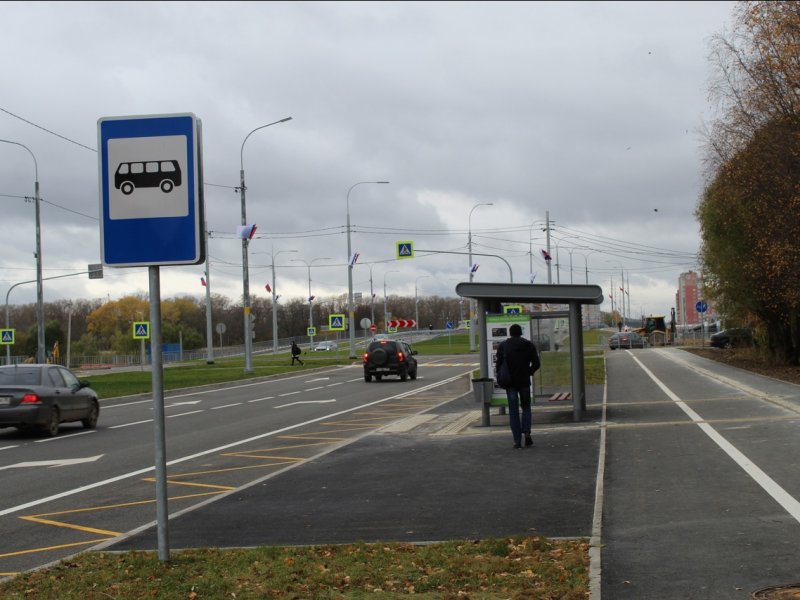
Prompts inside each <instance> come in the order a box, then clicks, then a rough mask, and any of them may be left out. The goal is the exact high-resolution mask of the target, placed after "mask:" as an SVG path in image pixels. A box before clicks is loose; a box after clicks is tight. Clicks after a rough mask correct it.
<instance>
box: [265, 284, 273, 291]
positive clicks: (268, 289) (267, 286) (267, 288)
mask: <svg viewBox="0 0 800 600" xmlns="http://www.w3.org/2000/svg"><path fill="white" fill-rule="evenodd" d="M264 289H265V290H267V292H272V288H271V287H269V284H267V285H265V286H264Z"/></svg>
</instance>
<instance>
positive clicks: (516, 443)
mask: <svg viewBox="0 0 800 600" xmlns="http://www.w3.org/2000/svg"><path fill="white" fill-rule="evenodd" d="M521 448H522V444H520V443H519V442H514V450H520V449H521Z"/></svg>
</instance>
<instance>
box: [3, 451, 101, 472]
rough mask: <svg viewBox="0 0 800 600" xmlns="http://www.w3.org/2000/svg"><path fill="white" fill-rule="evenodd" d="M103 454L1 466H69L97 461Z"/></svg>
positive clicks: (10, 467) (21, 467) (18, 467)
mask: <svg viewBox="0 0 800 600" xmlns="http://www.w3.org/2000/svg"><path fill="white" fill-rule="evenodd" d="M102 457H103V455H102V454H98V455H97V456H87V457H86V458H57V459H55V460H32V461H28V462H21V463H17V464H15V465H8V466H7V467H0V471H2V470H3V469H23V468H29V467H67V466H69V465H80V464H83V463H90V462H95V461H97V460H99V459H100V458H102Z"/></svg>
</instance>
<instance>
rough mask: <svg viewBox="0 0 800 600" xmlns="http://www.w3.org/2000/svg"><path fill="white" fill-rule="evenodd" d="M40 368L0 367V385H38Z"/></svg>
mask: <svg viewBox="0 0 800 600" xmlns="http://www.w3.org/2000/svg"><path fill="white" fill-rule="evenodd" d="M40 379H41V369H39V368H38V367H36V368H33V367H11V368H9V367H5V368H2V369H0V385H39V381H40Z"/></svg>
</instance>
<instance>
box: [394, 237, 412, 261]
mask: <svg viewBox="0 0 800 600" xmlns="http://www.w3.org/2000/svg"><path fill="white" fill-rule="evenodd" d="M397 258H414V242H411V241H407V242H397Z"/></svg>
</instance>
